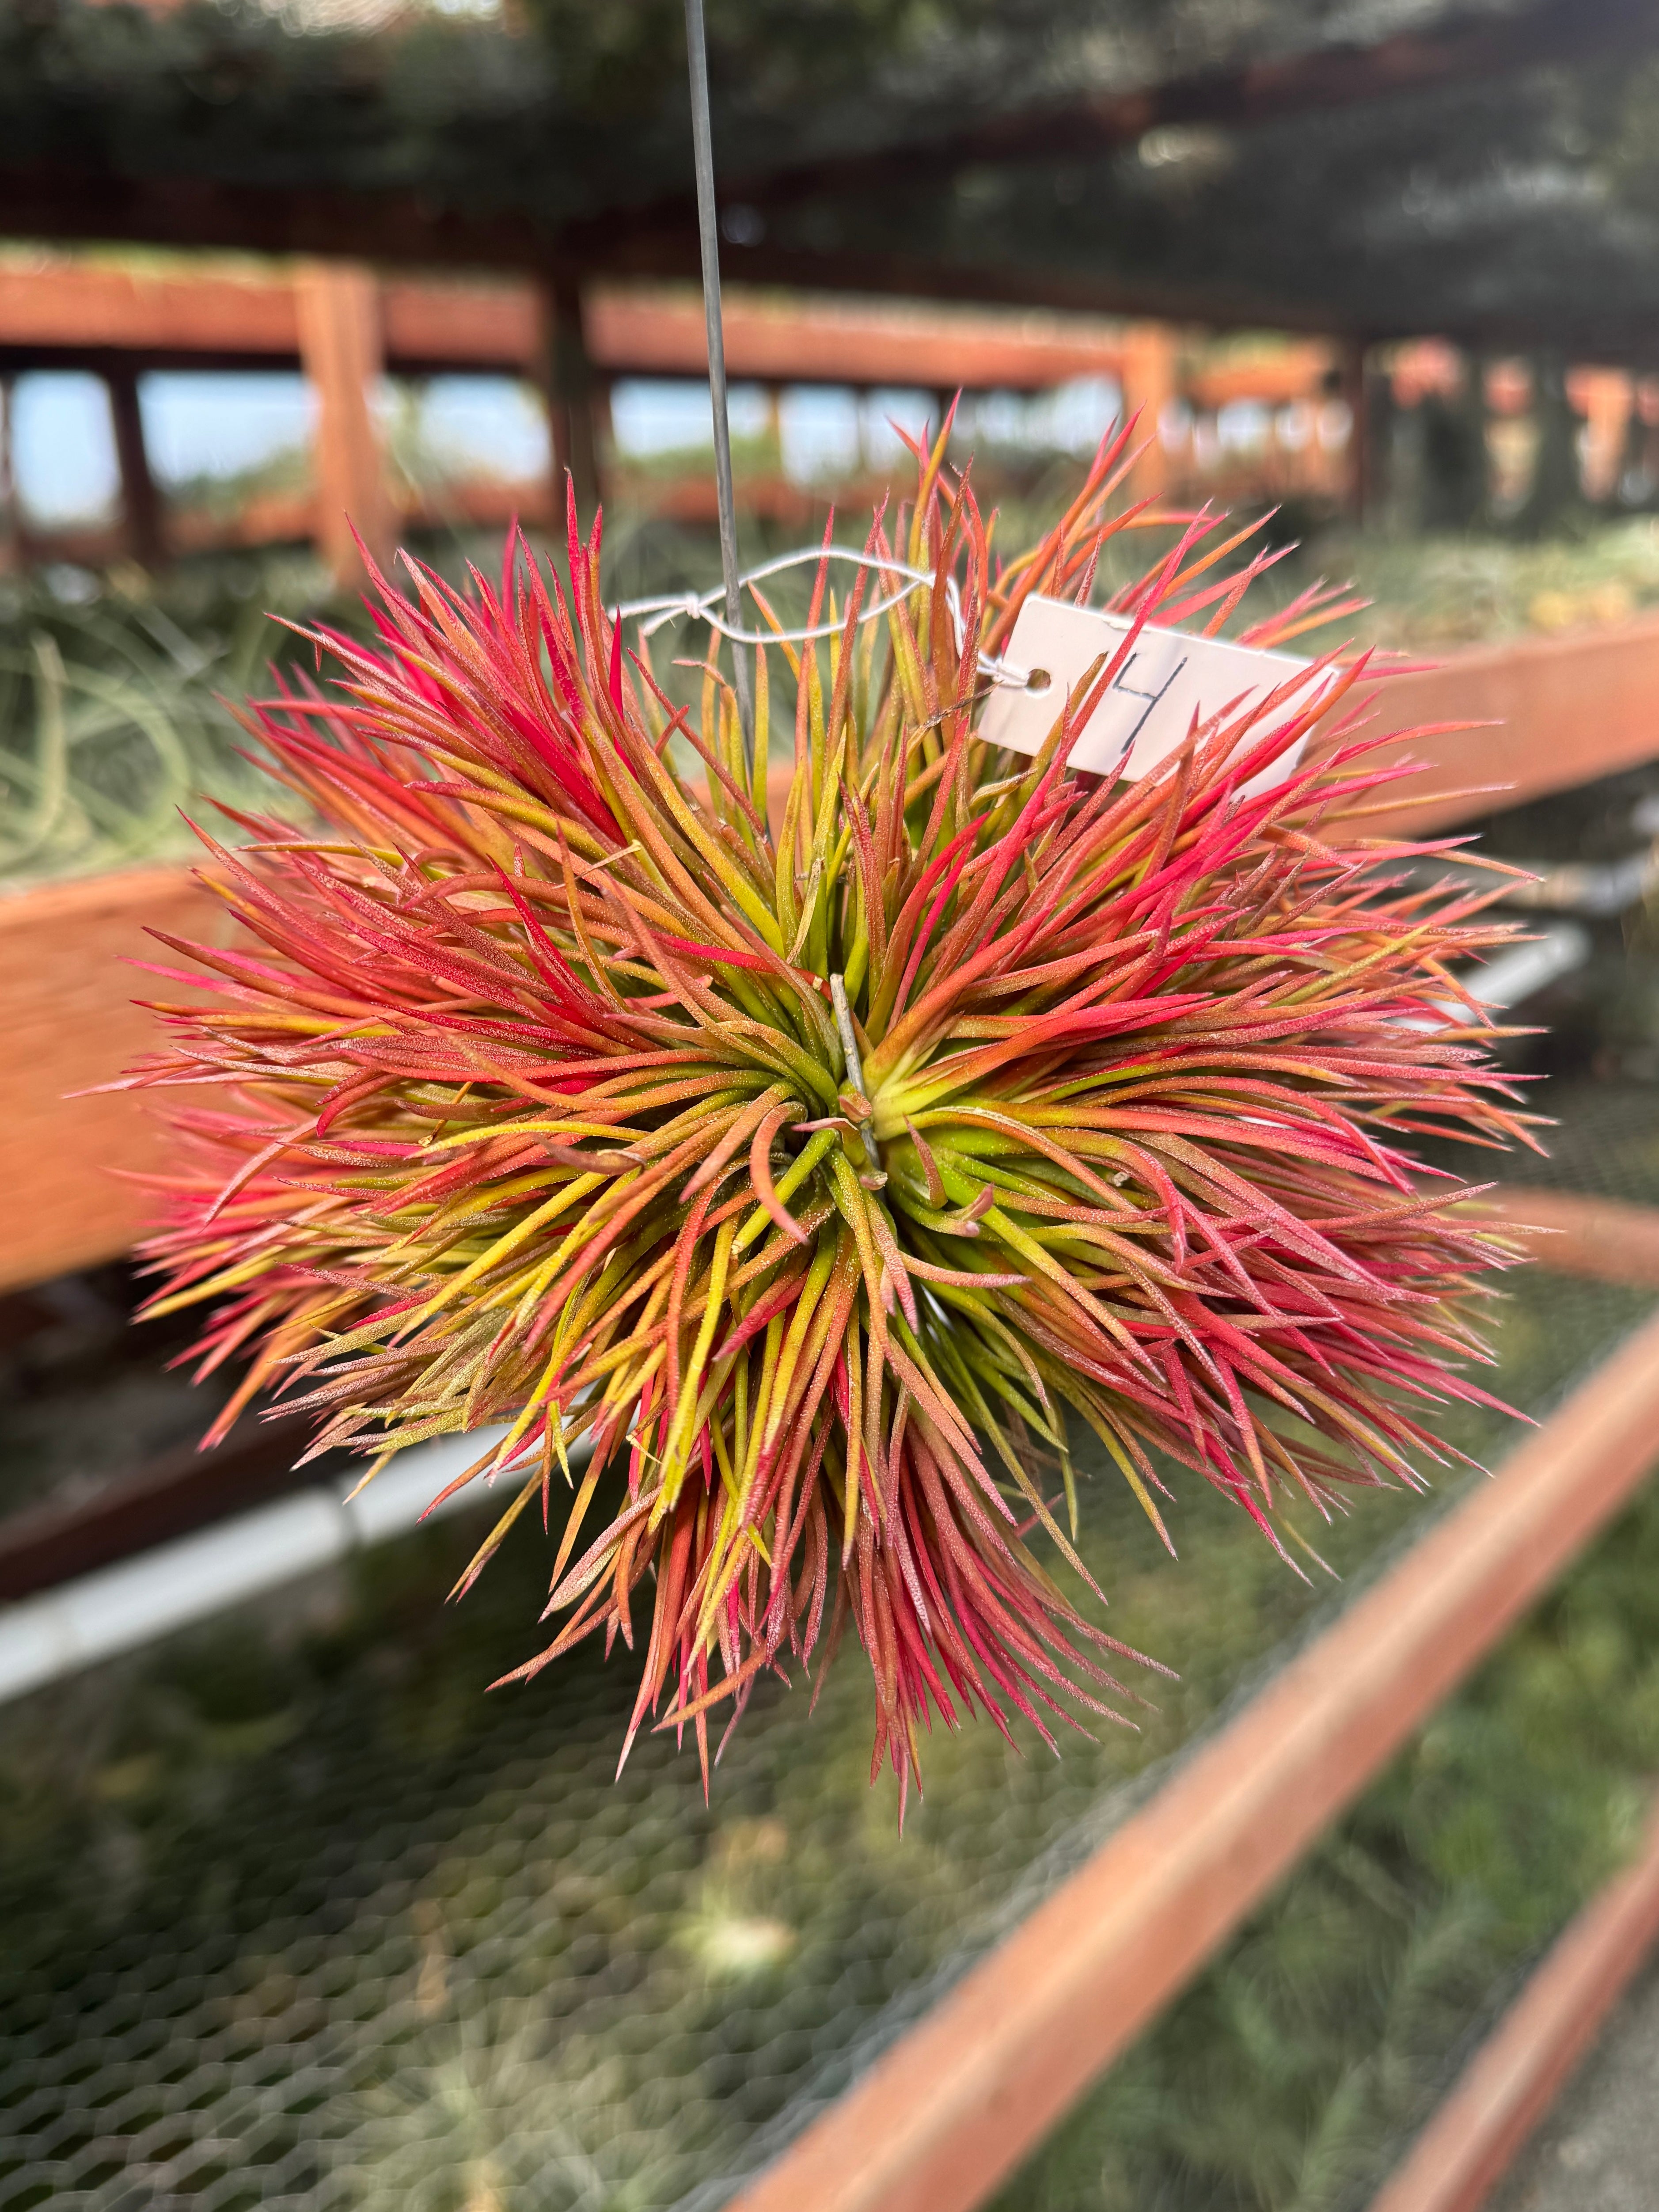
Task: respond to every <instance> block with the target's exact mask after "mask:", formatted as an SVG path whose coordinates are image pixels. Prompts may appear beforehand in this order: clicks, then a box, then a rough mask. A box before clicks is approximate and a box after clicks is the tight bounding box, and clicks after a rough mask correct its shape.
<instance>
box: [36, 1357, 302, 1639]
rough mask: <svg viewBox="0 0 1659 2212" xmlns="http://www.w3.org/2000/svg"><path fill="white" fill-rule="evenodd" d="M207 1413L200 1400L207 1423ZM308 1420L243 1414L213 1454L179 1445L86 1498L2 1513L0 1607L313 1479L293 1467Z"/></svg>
mask: <svg viewBox="0 0 1659 2212" xmlns="http://www.w3.org/2000/svg"><path fill="white" fill-rule="evenodd" d="M209 1419H210V1407H209V1406H208V1405H207V1403H206V1402H205V1401H204V1404H203V1407H202V1411H201V1425H202V1426H203V1427H204V1428H205V1427H206V1425H207V1423H208V1420H209ZM312 1433H313V1423H312V1422H311V1421H310V1420H309V1419H307V1416H306V1415H304V1414H303V1413H284V1414H279V1415H278V1416H277V1417H276V1419H274V1420H266V1419H263V1418H261V1417H260V1416H258V1415H257V1414H252V1413H248V1414H245V1415H244V1416H243V1417H242V1419H240V1420H239V1421H238V1422H237V1424H236V1425H235V1427H234V1429H233V1430H232V1431H231V1432H230V1434H229V1436H228V1437H226V1438H225V1441H224V1442H223V1443H222V1444H216V1445H215V1447H214V1448H213V1449H212V1450H211V1451H205V1452H204V1451H201V1450H199V1449H197V1446H196V1445H195V1444H193V1443H191V1444H185V1445H183V1446H180V1447H178V1448H176V1449H173V1450H172V1451H167V1452H161V1453H158V1454H157V1455H155V1457H154V1458H152V1459H149V1460H147V1461H146V1462H144V1463H143V1465H142V1466H138V1467H135V1468H133V1469H132V1471H131V1474H125V1475H121V1476H118V1477H117V1478H116V1479H115V1480H113V1481H112V1482H108V1483H106V1484H104V1485H102V1486H100V1488H99V1489H98V1490H97V1491H96V1492H94V1494H93V1495H92V1496H91V1497H90V1498H71V1499H70V1500H69V1501H68V1502H65V1501H64V1499H62V1498H47V1499H46V1500H45V1501H44V1502H43V1503H41V1504H39V1505H33V1506H26V1507H24V1508H23V1510H21V1512H9V1513H7V1514H5V1515H4V1516H0V1605H9V1604H11V1603H13V1602H14V1601H15V1600H16V1599H18V1598H20V1597H27V1596H29V1595H32V1594H33V1592H34V1591H35V1590H42V1589H52V1586H53V1584H54V1583H64V1582H68V1581H70V1579H71V1577H74V1576H76V1575H86V1574H91V1573H92V1572H93V1571H94V1569H96V1568H99V1567H106V1566H110V1565H112V1564H113V1563H114V1562H115V1561H116V1560H117V1559H127V1558H130V1557H131V1554H132V1553H134V1552H143V1551H148V1550H149V1547H150V1546H151V1545H152V1544H165V1543H167V1542H168V1541H170V1540H171V1539H172V1538H173V1537H175V1536H184V1535H188V1534H190V1532H191V1530H192V1529H195V1528H205V1527H207V1526H208V1524H209V1523H210V1522H214V1521H222V1520H224V1519H225V1518H226V1517H227V1516H228V1515H230V1514H233V1513H242V1512H246V1510H247V1509H248V1508H249V1507H250V1506H253V1505H263V1504H264V1502H265V1501H266V1499H267V1498H279V1497H281V1496H282V1495H283V1492H286V1491H289V1490H292V1489H295V1488H297V1487H298V1486H299V1485H300V1484H301V1483H304V1482H311V1481H314V1480H316V1470H315V1468H313V1467H307V1468H296V1466H295V1462H296V1461H297V1460H298V1459H299V1457H300V1455H301V1453H302V1452H303V1451H304V1449H305V1448H306V1446H307V1444H308V1443H310V1441H311V1437H312Z"/></svg>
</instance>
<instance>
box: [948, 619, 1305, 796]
mask: <svg viewBox="0 0 1659 2212" xmlns="http://www.w3.org/2000/svg"><path fill="white" fill-rule="evenodd" d="M1133 628H1134V624H1133V622H1132V621H1131V620H1130V618H1129V617H1127V615H1109V614H1103V613H1102V612H1101V611H1099V610H1098V609H1097V608H1095V607H1078V606H1072V605H1068V604H1067V603H1066V601H1065V600H1063V599H1041V598H1039V597H1037V596H1036V594H1033V596H1032V597H1031V598H1030V599H1027V600H1026V602H1025V604H1024V606H1023V607H1022V608H1021V609H1020V611H1019V616H1018V620H1017V621H1016V622H1015V623H1014V629H1013V635H1012V637H1011V638H1010V639H1009V640H1008V642H1007V645H1006V647H1004V656H1005V658H1006V659H1007V660H1008V661H1009V662H1011V663H1012V665H1013V666H1014V667H1016V668H1024V669H1028V670H1029V671H1030V678H1031V680H1030V683H1029V684H1026V685H1024V686H1017V685H1014V684H996V685H995V686H994V688H993V690H992V692H991V696H990V697H989V698H988V699H987V701H986V702H985V708H984V711H983V713H982V714H981V716H980V724H979V734H980V735H981V737H982V738H985V739H987V742H988V743H990V744H995V745H1007V746H1008V747H1010V748H1011V749H1012V750H1013V751H1015V752H1018V753H1036V752H1039V751H1041V750H1042V744H1043V741H1044V740H1045V739H1046V738H1047V737H1048V732H1050V730H1052V729H1053V728H1054V723H1055V721H1056V720H1057V719H1058V717H1059V714H1060V708H1061V706H1062V705H1063V704H1064V702H1065V699H1066V693H1067V692H1068V691H1070V690H1072V689H1073V687H1074V686H1075V685H1076V684H1079V683H1080V682H1081V681H1082V679H1083V677H1084V676H1085V673H1086V672H1087V671H1088V668H1089V665H1090V664H1091V661H1094V660H1096V659H1098V658H1099V656H1100V655H1101V654H1102V653H1108V654H1111V653H1116V652H1117V651H1118V650H1119V648H1120V647H1121V645H1122V642H1123V640H1124V639H1125V637H1127V635H1128V633H1129V632H1130V630H1132V629H1133ZM1299 670H1300V671H1309V682H1310V684H1314V685H1316V686H1317V690H1325V689H1327V688H1328V685H1329V684H1330V682H1331V680H1332V678H1333V677H1334V671H1332V670H1329V669H1322V670H1320V671H1318V672H1317V673H1316V674H1315V673H1313V672H1312V665H1311V663H1310V662H1308V661H1306V660H1300V659H1297V657H1296V655H1295V654H1294V653H1264V652H1263V651H1261V649H1260V647H1255V646H1249V645H1231V644H1229V643H1228V642H1227V641H1225V639H1222V638H1218V637H1194V636H1192V635H1189V634H1188V632H1187V631H1186V630H1179V629H1158V628H1157V627H1155V625H1153V624H1152V623H1146V626H1145V627H1144V628H1143V629H1142V630H1141V633H1140V635H1139V637H1138V638H1137V639H1136V640H1135V644H1134V650H1133V652H1132V653H1130V655H1129V657H1128V659H1127V660H1126V661H1125V663H1124V665H1123V666H1122V667H1121V668H1120V669H1119V671H1118V672H1117V675H1116V677H1115V678H1114V679H1113V683H1112V687H1111V689H1110V690H1109V691H1108V692H1107V694H1106V696H1105V697H1104V698H1103V700H1102V701H1101V702H1100V704H1099V706H1098V707H1097V708H1096V709H1095V711H1094V713H1093V714H1091V715H1090V717H1089V719H1088V720H1087V721H1086V722H1085V724H1084V726H1083V727H1082V728H1081V729H1080V730H1079V732H1078V734H1077V737H1076V738H1075V740H1074V741H1073V746H1072V751H1071V757H1070V760H1069V762H1068V763H1067V764H1068V766H1070V767H1072V768H1080V769H1090V770H1091V771H1092V772H1093V773H1094V774H1096V775H1117V776H1122V777H1124V778H1125V779H1126V780H1127V781H1129V782H1131V783H1135V782H1139V780H1140V778H1141V777H1142V776H1144V775H1149V774H1150V773H1151V771H1152V769H1155V768H1156V767H1157V766H1158V763H1159V762H1160V761H1161V760H1164V759H1166V758H1167V757H1169V755H1170V753H1172V752H1175V751H1176V750H1177V749H1178V748H1179V747H1180V746H1182V745H1183V744H1185V743H1186V741H1187V735H1188V731H1189V730H1190V729H1191V728H1192V726H1193V719H1194V715H1196V716H1197V718H1198V720H1200V722H1202V721H1204V720H1206V719H1207V717H1209V716H1210V715H1212V714H1218V713H1219V712H1220V710H1221V709H1222V708H1241V707H1243V705H1244V704H1245V702H1246V700H1247V698H1248V697H1249V696H1251V695H1254V696H1257V697H1260V696H1262V695H1264V694H1265V693H1267V692H1268V691H1273V690H1278V689H1279V686H1280V685H1281V684H1286V683H1288V682H1289V681H1291V678H1294V677H1295V676H1296V674H1297V671H1299ZM1040 679H1046V680H1040ZM1315 696H1317V693H1316V691H1312V690H1310V692H1309V693H1308V695H1307V698H1306V699H1305V700H1303V699H1291V700H1287V701H1286V702H1285V708H1284V712H1285V714H1286V715H1287V716H1288V715H1289V714H1291V713H1293V712H1297V711H1298V710H1300V709H1301V708H1303V707H1304V705H1305V704H1307V703H1309V702H1311V700H1312V699H1313V698H1314V697H1315ZM1301 754H1302V743H1301V742H1298V743H1297V744H1296V745H1294V746H1292V747H1291V749H1290V750H1287V751H1286V752H1285V753H1282V754H1281V755H1280V756H1279V759H1278V760H1276V761H1275V762H1274V763H1273V766H1272V767H1271V768H1269V769H1264V770H1263V772H1262V773H1261V775H1258V776H1255V777H1254V778H1253V779H1252V781H1250V782H1249V784H1247V785H1246V786H1245V788H1246V790H1249V791H1258V790H1262V789H1266V788H1268V787H1271V786H1272V785H1273V784H1275V783H1279V782H1282V781H1284V779H1285V777H1286V776H1287V775H1290V773H1291V770H1292V769H1294V768H1295V766H1296V764H1297V760H1298V759H1299V758H1300V757H1301Z"/></svg>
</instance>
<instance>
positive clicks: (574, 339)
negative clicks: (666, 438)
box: [542, 270, 599, 528]
mask: <svg viewBox="0 0 1659 2212" xmlns="http://www.w3.org/2000/svg"><path fill="white" fill-rule="evenodd" d="M542 332H543V337H542V362H543V368H542V380H543V388H544V392H545V394H546V398H547V421H548V428H549V430H550V433H551V435H552V445H553V516H554V526H555V528H558V527H560V526H562V522H563V520H564V487H565V478H566V477H567V476H568V477H569V479H570V481H571V483H573V484H574V486H575V489H576V507H577V511H578V513H580V515H581V517H582V520H583V521H584V523H587V522H591V520H592V515H593V510H594V508H595V507H597V506H598V505H599V444H598V441H597V439H596V438H595V436H594V435H593V368H592V362H591V361H590V360H589V358H588V353H587V340H586V335H585V333H584V331H583V328H582V295H581V286H580V283H578V282H577V280H576V279H575V277H574V276H570V275H568V274H567V273H566V272H565V271H563V270H556V271H555V272H554V273H553V274H551V275H550V276H548V277H546V278H545V279H544V283H543V285H542Z"/></svg>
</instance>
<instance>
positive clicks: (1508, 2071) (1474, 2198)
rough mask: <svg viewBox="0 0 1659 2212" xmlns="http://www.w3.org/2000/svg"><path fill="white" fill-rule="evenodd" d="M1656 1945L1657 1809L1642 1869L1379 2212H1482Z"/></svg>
mask: <svg viewBox="0 0 1659 2212" xmlns="http://www.w3.org/2000/svg"><path fill="white" fill-rule="evenodd" d="M1656 1943H1659V1809H1656V1810H1655V1811H1653V1812H1650V1814H1649V1816H1648V1822H1647V1829H1646V1833H1645V1835H1644V1838H1643V1844H1642V1848H1641V1850H1640V1852H1639V1854H1638V1857H1637V1858H1636V1860H1635V1862H1634V1863H1632V1865H1630V1866H1628V1867H1626V1869H1625V1870H1624V1871H1623V1873H1621V1874H1620V1875H1615V1876H1614V1878H1613V1881H1610V1882H1609V1883H1608V1884H1607V1887H1606V1888H1605V1889H1603V1890H1602V1891H1601V1893H1600V1894H1599V1895H1598V1896H1596V1897H1595V1898H1593V1899H1591V1901H1590V1902H1589V1904H1588V1905H1586V1906H1585V1907H1584V1909H1583V1911H1582V1912H1581V1913H1579V1914H1578V1916H1577V1918H1576V1919H1575V1920H1574V1921H1573V1922H1572V1923H1571V1926H1570V1927H1569V1928H1568V1929H1567V1930H1566V1932H1565V1935H1563V1936H1561V1937H1560V1938H1559V1941H1558V1942H1556V1943H1555V1944H1554V1946H1553V1948H1552V1949H1551V1950H1550V1952H1549V1954H1548V1955H1547V1958H1546V1959H1545V1960H1544V1962H1543V1964H1542V1965H1541V1966H1540V1967H1539V1968H1538V1970H1537V1972H1535V1973H1534V1975H1533V1976H1532V1978H1531V1979H1530V1980H1529V1981H1528V1983H1527V1985H1526V1987H1525V1988H1524V1989H1523V1990H1522V1992H1521V1995H1520V1996H1519V1997H1518V1998H1517V1999H1516V2002H1514V2004H1512V2005H1511V2006H1510V2009H1509V2010H1508V2012H1506V2013H1505V2014H1504V2017H1503V2019H1502V2020H1501V2021H1499V2022H1498V2026H1497V2027H1496V2029H1495V2030H1494V2031H1493V2033H1492V2035H1491V2036H1489V2037H1488V2039H1486V2042H1485V2043H1483V2044H1482V2045H1481V2046H1480V2050H1479V2051H1477V2052H1476V2053H1475V2055H1474V2058H1473V2059H1472V2060H1471V2061H1470V2062H1469V2063H1468V2066H1467V2067H1466V2068H1465V2069H1464V2070H1463V2072H1462V2075H1460V2077H1459V2078H1458V2081H1457V2082H1456V2084H1455V2087H1454V2088H1453V2089H1452V2092H1451V2093H1450V2095H1449V2096H1448V2097H1447V2099H1446V2100H1445V2101H1444V2103H1443V2105H1442V2106H1440V2108H1439V2110H1438V2111H1437V2112H1436V2113H1435V2115H1434V2117H1433V2118H1432V2119H1431V2121H1430V2122H1429V2124H1428V2125H1427V2126H1426V2127H1425V2129H1424V2130H1423V2132H1422V2134H1421V2135H1419V2136H1418V2138H1417V2141H1416V2142H1414V2143H1413V2146H1412V2148H1411V2150H1410V2152H1409V2154H1407V2158H1406V2160H1405V2161H1404V2163H1403V2164H1402V2165H1401V2166H1400V2167H1399V2168H1398V2170H1397V2171H1396V2172H1395V2174H1394V2175H1393V2176H1392V2178H1391V2179H1389V2182H1388V2184H1387V2185H1386V2186H1385V2187H1384V2188H1383V2191H1382V2192H1381V2194H1380V2195H1378V2196H1377V2197H1374V2198H1373V2199H1372V2201H1371V2212H1479V2208H1480V2206H1481V2205H1482V2204H1484V2203H1486V2198H1487V2197H1488V2196H1489V2195H1490V2194H1491V2192H1492V2188H1493V2187H1494V2185H1496V2184H1497V2183H1498V2181H1499V2180H1500V2179H1502V2177H1503V2175H1504V2173H1505V2172H1507V2171H1508V2169H1509V2167H1510V2165H1511V2164H1512V2163H1513V2161H1514V2160H1515V2157H1516V2154H1517V2153H1518V2152H1519V2151H1520V2150H1521V2149H1522V2147H1523V2146H1524V2144H1525V2143H1526V2142H1527V2139H1528V2136H1530V2135H1531V2134H1532V2132H1533V2130H1534V2129H1535V2128H1536V2127H1537V2125H1538V2124H1539V2122H1540V2121H1541V2120H1542V2119H1543V2118H1545V2116H1546V2114H1547V2112H1549V2110H1550V2107H1551V2106H1552V2105H1553V2103H1554V2101H1555V2099H1556V2097H1557V2095H1558V2094H1559V2092H1560V2090H1561V2089H1562V2087H1564V2086H1565V2083H1566V2081H1568V2079H1569V2078H1570V2077H1571V2075H1572V2073H1573V2071H1574V2069H1575V2068H1576V2067H1577V2064H1578V2062H1579V2060H1580V2059H1581V2058H1582V2057H1583V2055H1584V2053H1585V2051H1587V2050H1588V2049H1589V2045H1590V2044H1591V2042H1592V2041H1593V2039H1594V2038H1595V2033H1596V2030H1597V2029H1598V2028H1599V2027H1601V2024H1602V2022H1603V2021H1605V2020H1606V2019H1607V2015H1608V2014H1609V2013H1611V2012H1612V2010H1613V2007H1614V2005H1616V2004H1617V2003H1618V2002H1619V1999H1620V1997H1621V1996H1623V1995H1624V1993H1625V1991H1626V1990H1627V1989H1628V1988H1629V1986H1630V1984H1631V1983H1632V1981H1633V1980H1634V1979H1635V1978H1636V1976H1637V1975H1638V1973H1639V1972H1641V1970H1642V1968H1643V1967H1644V1966H1645V1965H1646V1963H1647V1961H1648V1960H1649V1959H1650V1956H1651V1955H1652V1953H1653V1948H1654V1946H1655V1944H1656ZM1646 2193H1648V2192H1645V2191H1644V2194H1646ZM1650 2201H1651V2200H1650Z"/></svg>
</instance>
